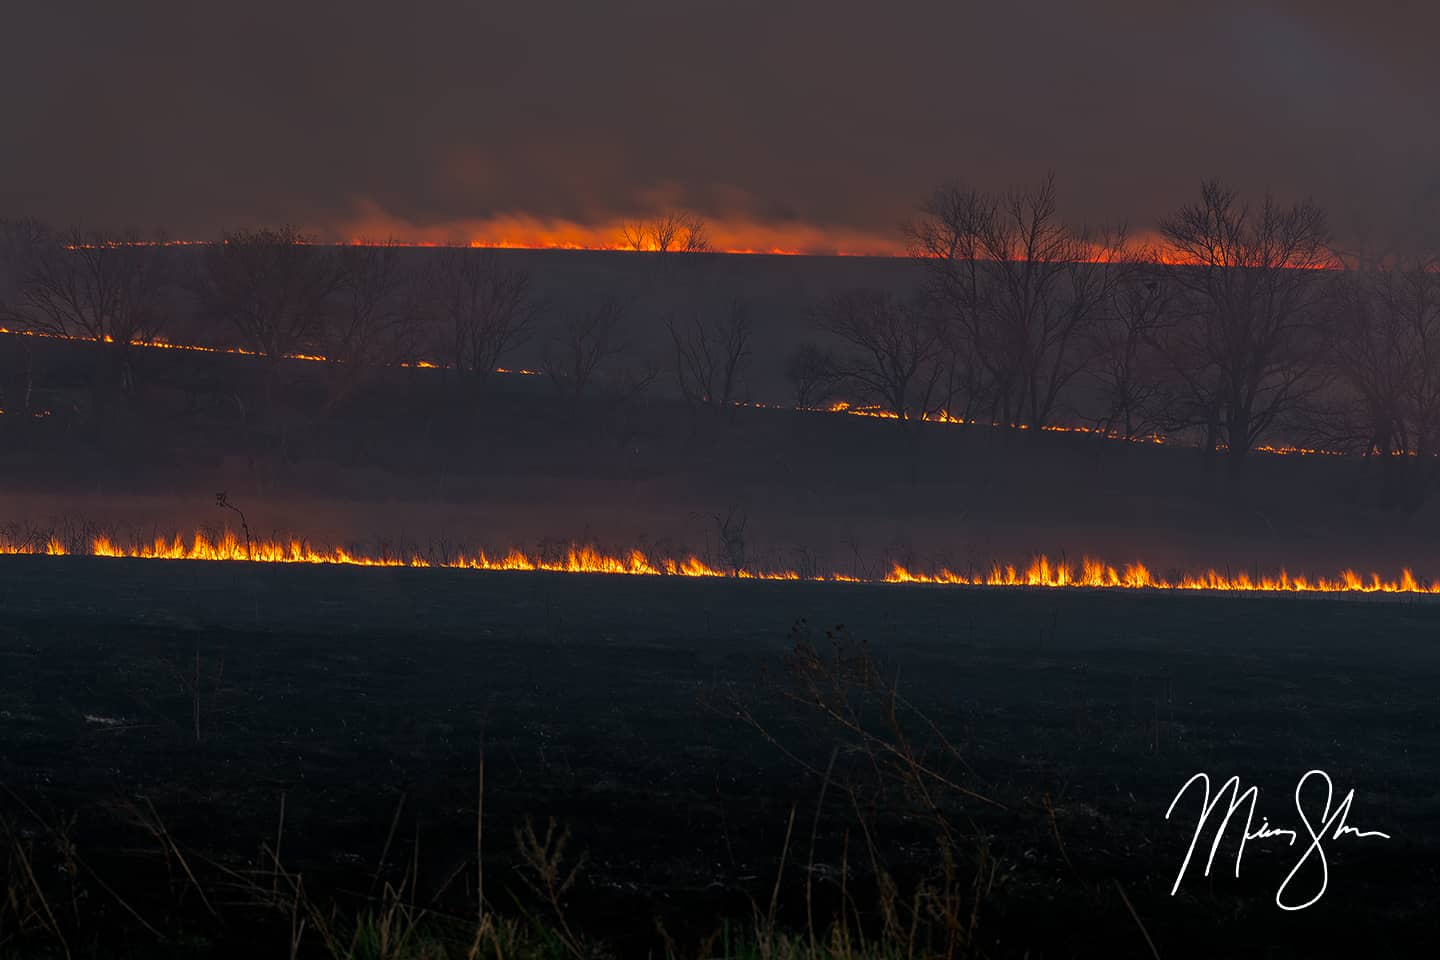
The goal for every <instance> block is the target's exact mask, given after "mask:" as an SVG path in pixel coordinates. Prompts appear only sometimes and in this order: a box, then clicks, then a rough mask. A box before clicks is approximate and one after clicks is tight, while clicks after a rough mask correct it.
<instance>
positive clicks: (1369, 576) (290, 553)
mask: <svg viewBox="0 0 1440 960" xmlns="http://www.w3.org/2000/svg"><path fill="white" fill-rule="evenodd" d="M0 555H6V556H11V555H40V556H62V557H63V556H70V555H79V556H90V557H108V558H129V559H146V560H192V561H202V560H212V561H230V562H240V563H246V562H252V563H303V564H338V565H346V566H362V567H412V568H439V569H458V570H490V571H548V572H559V573H589V574H619V575H632V576H672V577H712V578H736V579H742V580H792V581H799V580H807V581H812V582H820V583H883V584H902V583H919V584H937V585H944V586H956V587H1018V588H1036V589H1063V588H1081V589H1094V590H1142V591H1178V592H1199V593H1305V594H1311V593H1326V594H1376V593H1380V594H1425V595H1433V594H1440V580H1434V581H1429V582H1426V581H1423V580H1421V579H1419V578H1417V577H1416V575H1415V574H1414V573H1413V572H1412V571H1411V570H1410V569H1408V568H1407V569H1405V570H1403V571H1402V572H1401V574H1400V576H1399V577H1397V578H1391V579H1386V578H1384V577H1382V576H1381V575H1380V574H1378V573H1366V574H1361V573H1357V572H1356V571H1355V570H1353V569H1345V570H1342V571H1340V573H1339V574H1337V575H1336V576H1333V577H1315V576H1310V575H1297V574H1291V573H1289V572H1288V571H1286V570H1285V569H1283V568H1282V569H1281V570H1279V571H1277V572H1274V573H1271V574H1263V575H1251V574H1248V573H1222V572H1220V571H1218V570H1215V569H1206V570H1203V571H1198V572H1190V573H1179V574H1178V575H1174V576H1171V577H1166V576H1162V575H1159V574H1157V573H1156V572H1155V571H1154V570H1153V569H1151V568H1150V567H1149V566H1147V565H1146V564H1144V563H1139V562H1136V563H1129V564H1123V565H1120V566H1114V565H1111V564H1108V563H1105V562H1104V561H1102V560H1097V559H1093V558H1090V557H1084V558H1082V559H1081V561H1080V563H1079V564H1078V565H1077V564H1073V563H1069V562H1066V561H1054V560H1051V559H1049V558H1048V557H1046V556H1044V555H1041V556H1038V557H1035V558H1034V559H1033V560H1031V561H1030V562H1029V563H1028V564H1027V565H1023V566H1017V565H1013V564H1009V565H1007V564H1000V563H995V564H992V565H990V566H989V567H988V568H986V569H984V570H982V571H981V572H978V573H956V572H955V571H952V570H950V569H948V568H941V569H939V570H936V571H933V572H920V571H916V570H912V569H910V568H909V567H906V566H904V565H901V564H899V563H896V564H892V565H891V567H890V569H889V571H888V572H887V573H886V574H885V575H884V576H883V577H878V578H869V579H866V578H861V577H855V576H850V575H846V574H842V573H838V572H834V573H826V574H813V575H802V574H801V573H800V572H799V571H797V570H793V569H789V570H777V569H750V568H746V567H741V568H738V569H734V570H728V569H723V568H720V567H716V566H714V565H712V564H710V563H707V562H705V561H703V560H701V559H700V558H699V557H697V556H695V555H693V554H691V555H689V556H686V557H683V558H670V557H658V556H652V555H651V554H648V553H646V552H645V551H643V550H638V549H634V550H628V551H624V552H621V553H607V552H604V551H602V550H600V549H598V548H595V547H592V546H585V545H580V544H572V545H571V546H570V547H568V548H567V549H566V550H565V551H564V553H563V554H560V553H550V554H540V553H529V552H526V551H524V550H520V549H518V548H517V549H510V550H508V551H504V552H502V553H486V552H484V551H475V552H471V553H460V554H456V555H454V556H446V557H441V558H435V557H427V556H423V555H421V554H418V553H412V554H409V555H402V556H391V555H388V554H380V555H376V554H372V553H365V552H362V551H351V550H346V549H344V548H340V547H329V548H318V547H315V546H313V545H311V544H310V543H309V542H307V541H305V540H300V539H288V540H276V539H260V540H254V541H246V540H242V539H240V538H238V537H237V536H236V535H235V533H234V531H231V530H226V531H225V532H224V533H223V534H221V535H220V536H218V537H216V538H214V539H211V538H210V537H209V536H207V535H206V534H204V533H196V534H194V535H193V536H192V537H191V538H190V540H188V541H187V540H185V539H183V538H182V537H180V536H178V535H177V536H175V537H173V538H170V539H165V538H157V539H155V540H153V541H150V542H145V543H139V542H137V543H132V544H123V545H122V544H120V543H117V541H116V540H114V539H112V538H110V537H108V536H96V537H93V538H89V539H88V540H87V541H86V542H85V547H84V549H81V550H79V551H78V552H77V551H75V550H73V549H72V548H71V547H70V546H67V544H65V543H64V542H62V541H61V540H60V539H59V538H56V537H51V538H49V539H48V540H47V541H45V542H43V543H42V542H15V541H5V540H0Z"/></svg>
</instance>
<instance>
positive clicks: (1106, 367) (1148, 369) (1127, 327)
mask: <svg viewBox="0 0 1440 960" xmlns="http://www.w3.org/2000/svg"><path fill="white" fill-rule="evenodd" d="M1171 296H1172V293H1171V285H1170V283H1169V281H1168V279H1167V278H1166V276H1165V273H1164V268H1163V267H1161V265H1160V264H1159V262H1158V260H1157V259H1155V257H1154V255H1153V254H1147V255H1145V256H1142V257H1138V258H1137V259H1135V260H1134V261H1133V263H1131V264H1130V266H1129V269H1128V270H1126V271H1125V273H1124V274H1123V276H1122V278H1121V279H1120V281H1119V282H1118V283H1116V284H1115V285H1114V288H1113V290H1112V291H1111V303H1110V306H1109V309H1108V310H1106V311H1104V312H1103V313H1102V315H1101V317H1100V318H1099V320H1098V322H1097V323H1096V325H1095V327H1094V329H1093V330H1092V331H1091V335H1090V337H1091V347H1090V350H1089V354H1090V356H1091V357H1092V358H1093V359H1092V360H1091V362H1090V364H1089V365H1088V366H1087V368H1086V372H1087V373H1088V374H1089V376H1090V378H1091V379H1092V380H1093V381H1094V383H1095V385H1096V386H1097V387H1098V390H1099V409H1098V412H1097V413H1096V414H1095V415H1093V416H1091V417H1088V418H1087V419H1088V420H1090V422H1091V423H1093V424H1094V425H1095V427H1096V429H1098V430H1102V431H1104V432H1105V433H1107V434H1114V435H1117V436H1120V437H1124V438H1125V439H1127V440H1134V439H1138V438H1141V437H1145V436H1149V435H1151V434H1153V433H1154V432H1155V431H1156V429H1157V428H1158V427H1159V421H1158V419H1157V416H1158V412H1159V410H1158V404H1159V401H1160V398H1161V395H1162V390H1163V388H1164V382H1163V380H1164V367H1163V364H1164V361H1163V358H1162V357H1161V356H1160V353H1159V350H1158V349H1157V347H1156V343H1155V338H1156V335H1157V333H1158V331H1159V330H1160V329H1161V328H1162V327H1163V326H1164V324H1165V322H1166V319H1167V317H1168V316H1169V310H1170V301H1171Z"/></svg>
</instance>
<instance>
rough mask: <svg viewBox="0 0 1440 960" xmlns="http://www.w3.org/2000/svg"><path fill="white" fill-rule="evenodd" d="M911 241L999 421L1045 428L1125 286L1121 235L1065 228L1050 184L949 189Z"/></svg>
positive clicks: (1050, 180) (924, 212) (925, 213)
mask: <svg viewBox="0 0 1440 960" xmlns="http://www.w3.org/2000/svg"><path fill="white" fill-rule="evenodd" d="M906 232H907V236H908V237H909V240H910V247H911V252H912V253H913V254H914V255H915V256H917V257H919V258H920V259H921V260H923V261H924V262H925V263H927V264H928V265H929V266H930V268H931V278H932V283H933V287H932V290H933V293H934V296H935V298H936V300H937V301H938V302H939V303H941V304H943V305H944V307H945V309H946V313H947V315H948V316H947V321H948V323H949V325H950V326H951V327H952V328H953V329H952V333H951V336H952V337H954V338H955V339H956V340H957V341H958V342H959V343H961V344H963V346H964V353H965V354H966V356H967V358H968V360H969V361H971V362H973V363H974V365H975V371H974V373H975V380H976V381H977V388H978V389H982V390H983V391H984V392H985V394H986V399H987V400H988V402H989V406H990V408H991V414H992V418H993V419H995V420H997V421H998V422H1000V423H1002V424H1007V425H1008V424H1012V423H1025V424H1028V425H1029V426H1031V427H1042V426H1045V425H1046V424H1048V423H1049V422H1050V421H1051V419H1052V418H1053V417H1054V415H1055V414H1056V412H1057V410H1058V405H1059V402H1060V398H1061V393H1062V391H1063V390H1064V388H1065V387H1066V386H1067V385H1068V384H1069V383H1070V382H1071V380H1073V379H1074V378H1075V376H1076V375H1077V374H1078V373H1079V372H1080V370H1081V369H1083V368H1084V366H1085V363H1086V361H1087V360H1088V357H1087V355H1086V352H1085V349H1084V348H1085V347H1086V345H1087V344H1088V342H1089V341H1088V339H1087V334H1088V332H1089V331H1090V329H1091V328H1092V327H1093V326H1094V324H1095V323H1096V322H1097V319H1098V317H1099V316H1100V315H1101V313H1102V312H1103V310H1104V309H1105V306H1106V304H1107V303H1108V301H1109V300H1110V297H1111V292H1112V290H1113V287H1114V284H1115V282H1116V280H1117V277H1118V270H1117V269H1116V265H1117V264H1118V263H1119V261H1120V260H1121V259H1122V255H1123V254H1122V251H1123V250H1124V247H1125V242H1126V240H1125V232H1124V230H1123V228H1122V229H1118V230H1115V231H1097V232H1092V231H1090V230H1088V229H1084V228H1079V229H1077V228H1072V227H1070V226H1068V225H1066V224H1065V223H1064V222H1063V221H1062V220H1061V219H1060V216H1059V213H1058V208H1057V205H1056V190H1055V179H1054V176H1053V175H1051V176H1047V177H1046V178H1045V179H1044V180H1042V181H1041V182H1040V184H1039V185H1038V186H1036V187H1034V188H1028V189H1015V190H1011V191H1010V192H1009V193H1008V194H1006V195H1004V196H991V195H987V194H983V193H979V192H977V191H974V190H967V189H962V188H960V187H947V188H942V189H941V190H939V191H937V192H936V193H935V195H934V196H933V197H932V198H931V199H930V200H929V201H928V202H927V203H926V204H925V205H924V206H922V208H921V217H920V219H919V220H918V221H917V222H915V223H913V224H911V225H910V226H909V227H908V228H907V231H906Z"/></svg>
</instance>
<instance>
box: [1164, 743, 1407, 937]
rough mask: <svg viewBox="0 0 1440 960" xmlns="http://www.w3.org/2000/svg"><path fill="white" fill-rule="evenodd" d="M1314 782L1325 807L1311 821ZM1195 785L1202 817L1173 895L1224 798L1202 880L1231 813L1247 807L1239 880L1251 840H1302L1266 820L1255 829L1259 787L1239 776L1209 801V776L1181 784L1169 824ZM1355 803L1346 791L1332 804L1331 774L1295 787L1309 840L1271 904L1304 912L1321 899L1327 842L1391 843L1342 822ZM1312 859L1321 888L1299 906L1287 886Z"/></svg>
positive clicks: (1326, 879)
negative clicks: (1308, 800)
mask: <svg viewBox="0 0 1440 960" xmlns="http://www.w3.org/2000/svg"><path fill="white" fill-rule="evenodd" d="M1316 779H1318V780H1320V781H1323V786H1324V794H1325V803H1324V805H1323V806H1321V807H1320V810H1319V818H1318V819H1316V820H1312V819H1311V815H1310V812H1307V810H1306V804H1305V798H1304V796H1303V795H1304V794H1305V793H1306V789H1305V785H1306V784H1308V783H1310V782H1311V781H1312V780H1316ZM1196 784H1199V785H1200V786H1201V788H1202V789H1203V790H1204V795H1203V799H1202V800H1201V807H1200V816H1199V819H1198V820H1197V822H1196V824H1195V833H1194V835H1193V836H1192V837H1191V838H1190V848H1189V849H1188V850H1186V851H1185V860H1184V862H1183V863H1181V864H1180V872H1179V873H1178V874H1176V876H1175V885H1174V886H1173V887H1171V888H1170V895H1171V896H1174V895H1175V893H1176V892H1177V891H1178V890H1179V889H1180V882H1181V881H1182V880H1184V879H1185V872H1186V871H1187V870H1189V869H1190V861H1191V859H1192V858H1193V857H1194V856H1195V848H1196V846H1198V845H1199V843H1200V838H1201V836H1203V835H1204V833H1205V829H1206V826H1207V825H1208V824H1210V821H1211V817H1212V816H1213V815H1214V813H1215V811H1216V810H1217V809H1219V807H1220V804H1221V802H1222V801H1224V800H1225V799H1226V797H1227V795H1228V797H1229V802H1228V804H1227V805H1226V809H1225V816H1224V818H1223V819H1221V820H1220V824H1219V826H1218V827H1217V828H1216V829H1215V839H1214V840H1213V841H1212V842H1211V844H1210V855H1209V857H1207V858H1206V860H1205V874H1204V875H1205V876H1207V877H1208V876H1209V875H1210V868H1211V866H1213V865H1214V863H1215V855H1216V854H1217V853H1218V852H1219V850H1220V841H1221V840H1222V839H1223V838H1224V836H1225V829H1226V827H1228V826H1229V825H1230V819H1231V818H1232V817H1233V816H1234V815H1235V812H1236V811H1237V810H1239V809H1241V808H1242V807H1245V808H1246V809H1245V830H1244V832H1243V833H1241V835H1240V848H1239V849H1238V850H1236V851H1235V876H1236V877H1237V878H1238V877H1239V876H1240V861H1241V860H1242V859H1243V858H1244V856H1245V844H1247V843H1249V842H1250V841H1251V840H1270V839H1273V838H1276V837H1284V838H1285V839H1286V841H1287V843H1288V844H1289V845H1290V846H1292V847H1293V846H1295V845H1296V843H1298V842H1300V840H1301V835H1300V831H1298V830H1291V829H1288V828H1282V827H1272V826H1271V825H1270V821H1269V820H1268V819H1267V818H1265V817H1261V818H1260V825H1259V826H1256V825H1255V804H1256V802H1257V801H1258V800H1259V797H1260V788H1258V787H1254V786H1252V787H1249V788H1247V789H1245V790H1241V789H1240V778H1239V777H1231V778H1230V779H1229V780H1226V781H1225V783H1224V784H1223V785H1221V787H1220V789H1219V790H1218V791H1216V793H1215V795H1214V797H1213V798H1212V797H1211V794H1210V776H1209V774H1205V773H1197V774H1195V775H1194V776H1193V777H1191V778H1190V779H1189V780H1186V781H1185V785H1184V786H1183V787H1181V788H1180V792H1178V793H1176V794H1175V799H1174V800H1171V801H1170V807H1169V809H1167V810H1166V811H1165V819H1166V820H1169V819H1170V817H1171V815H1172V814H1173V813H1174V812H1175V807H1176V805H1177V804H1179V803H1180V800H1181V798H1182V797H1184V796H1185V794H1187V793H1189V792H1190V788H1191V787H1193V786H1195V785H1196ZM1354 800H1355V791H1354V790H1350V791H1349V792H1347V793H1346V794H1345V797H1344V798H1343V799H1342V800H1341V801H1340V802H1339V803H1338V804H1336V803H1335V802H1334V801H1335V786H1334V784H1333V783H1331V781H1330V775H1329V774H1328V773H1326V772H1325V771H1324V770H1310V771H1308V772H1307V773H1306V774H1305V775H1304V776H1303V777H1301V778H1300V781H1299V782H1298V783H1296V784H1295V812H1296V813H1297V814H1299V816H1300V822H1301V823H1302V824H1303V825H1304V832H1305V834H1306V835H1307V836H1308V837H1309V842H1308V845H1307V846H1306V847H1305V852H1304V853H1303V854H1301V856H1300V859H1299V860H1298V861H1297V862H1296V864H1295V866H1294V867H1293V868H1291V870H1290V872H1289V873H1288V874H1286V875H1285V879H1284V880H1283V881H1282V882H1281V884H1280V889H1279V890H1277V891H1275V905H1276V906H1277V907H1279V908H1280V909H1281V910H1304V909H1305V908H1306V907H1308V906H1311V905H1312V904H1314V903H1315V902H1316V901H1318V900H1319V899H1320V898H1321V897H1323V896H1324V895H1325V889H1326V887H1328V886H1329V885H1330V867H1329V864H1328V863H1327V862H1326V860H1325V848H1324V843H1325V841H1327V840H1339V839H1340V838H1341V837H1343V836H1346V835H1349V836H1353V837H1361V838H1364V837H1378V838H1380V839H1382V840H1389V839H1390V835H1389V834H1388V833H1381V832H1380V831H1379V830H1357V829H1356V828H1355V827H1352V826H1350V825H1349V824H1348V823H1347V822H1346V821H1347V820H1348V819H1349V817H1350V805H1351V804H1352V803H1353V802H1354ZM1332 807H1333V809H1332ZM1312 858H1318V860H1319V863H1320V885H1319V889H1318V890H1316V891H1315V892H1314V894H1313V895H1312V896H1311V897H1310V898H1309V899H1308V900H1306V901H1304V902H1303V903H1297V902H1295V900H1297V899H1298V897H1291V896H1290V893H1291V892H1292V891H1291V887H1292V885H1295V878H1296V877H1297V876H1298V875H1299V873H1300V870H1301V868H1302V867H1304V866H1305V864H1307V863H1309V862H1310V861H1311V859H1312Z"/></svg>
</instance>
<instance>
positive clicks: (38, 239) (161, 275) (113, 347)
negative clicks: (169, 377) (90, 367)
mask: <svg viewBox="0 0 1440 960" xmlns="http://www.w3.org/2000/svg"><path fill="white" fill-rule="evenodd" d="M23 232H25V233H26V234H28V237H27V242H26V243H25V244H24V246H25V247H26V249H27V251H28V256H27V257H26V259H25V261H24V263H23V265H22V266H21V268H20V271H19V274H20V275H19V284H18V286H19V290H18V297H17V300H18V305H17V309H16V318H17V320H18V321H19V324H20V326H22V327H23V328H27V329H31V330H36V331H39V332H43V333H47V334H51V335H53V336H60V337H73V338H77V339H84V340H94V341H96V342H97V343H101V344H105V345H106V347H105V352H106V357H107V368H106V369H104V370H102V373H101V378H102V382H105V383H112V382H113V383H114V384H115V385H118V386H119V388H120V389H121V391H122V392H125V393H128V392H130V390H131V389H133V386H134V380H133V370H132V366H131V363H130V348H131V346H132V344H134V343H136V342H140V341H145V340H149V339H151V338H153V337H154V336H155V335H156V334H157V333H158V332H159V330H160V327H161V323H162V319H163V316H164V311H163V309H162V300H161V294H162V291H163V290H164V288H165V286H166V284H167V283H168V282H169V280H168V273H167V271H166V269H165V262H164V260H163V251H162V250H161V249H160V247H159V246H158V242H157V241H149V242H142V241H141V238H140V237H139V236H138V235H137V234H135V233H133V232H130V233H107V232H100V231H84V230H81V229H80V228H78V227H76V228H72V229H70V230H68V231H66V232H65V233H63V234H49V233H47V232H44V231H43V228H40V227H38V225H33V224H32V225H31V227H30V228H29V230H26V231H23Z"/></svg>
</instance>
